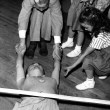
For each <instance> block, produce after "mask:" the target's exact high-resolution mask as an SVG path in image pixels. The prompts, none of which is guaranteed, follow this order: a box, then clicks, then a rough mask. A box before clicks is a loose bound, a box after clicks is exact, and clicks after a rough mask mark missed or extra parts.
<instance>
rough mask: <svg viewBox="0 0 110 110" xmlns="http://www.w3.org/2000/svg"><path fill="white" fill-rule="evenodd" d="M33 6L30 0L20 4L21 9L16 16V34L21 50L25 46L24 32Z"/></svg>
mask: <svg viewBox="0 0 110 110" xmlns="http://www.w3.org/2000/svg"><path fill="white" fill-rule="evenodd" d="M33 5H34V2H32V0H24V1H23V3H22V9H21V11H20V14H19V16H18V33H19V38H20V46H21V48H22V47H24V46H25V38H26V31H27V27H28V22H29V18H30V14H31V9H32V7H33Z"/></svg>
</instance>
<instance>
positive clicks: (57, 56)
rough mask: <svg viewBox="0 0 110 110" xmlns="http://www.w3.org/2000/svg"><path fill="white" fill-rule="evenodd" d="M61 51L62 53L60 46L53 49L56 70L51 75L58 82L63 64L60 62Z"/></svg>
mask: <svg viewBox="0 0 110 110" xmlns="http://www.w3.org/2000/svg"><path fill="white" fill-rule="evenodd" d="M54 48H55V47H54ZM56 50H57V54H56ZM61 53H62V50H61V48H60V47H57V48H55V49H54V50H53V59H54V70H53V72H52V76H51V77H52V78H54V79H55V80H56V81H57V84H59V74H60V66H61V64H60V62H61Z"/></svg>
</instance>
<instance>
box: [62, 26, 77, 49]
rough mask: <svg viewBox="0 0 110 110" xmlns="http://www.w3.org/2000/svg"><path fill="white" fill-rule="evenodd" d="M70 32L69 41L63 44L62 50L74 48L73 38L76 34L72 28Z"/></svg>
mask: <svg viewBox="0 0 110 110" xmlns="http://www.w3.org/2000/svg"><path fill="white" fill-rule="evenodd" d="M68 31H69V32H68V38H67V41H66V42H64V43H63V44H62V48H63V49H64V48H66V47H73V36H74V34H75V32H74V31H72V27H71V26H70V27H69V30H68Z"/></svg>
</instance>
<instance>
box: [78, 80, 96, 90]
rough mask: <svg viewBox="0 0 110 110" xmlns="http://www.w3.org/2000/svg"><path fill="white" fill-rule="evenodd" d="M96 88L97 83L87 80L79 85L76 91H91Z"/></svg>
mask: <svg viewBox="0 0 110 110" xmlns="http://www.w3.org/2000/svg"><path fill="white" fill-rule="evenodd" d="M94 86H95V81H94V80H86V81H84V82H83V83H81V84H78V85H77V86H76V89H78V90H86V89H91V88H94Z"/></svg>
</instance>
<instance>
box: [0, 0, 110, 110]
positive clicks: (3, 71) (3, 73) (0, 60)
mask: <svg viewBox="0 0 110 110" xmlns="http://www.w3.org/2000/svg"><path fill="white" fill-rule="evenodd" d="M21 3H22V0H17V1H14V0H0V87H3V88H12V89H13V88H14V89H16V88H17V87H16V82H15V79H16V72H15V64H16V57H17V56H16V53H15V48H14V47H15V45H16V43H18V42H19V37H18V30H17V28H18V25H17V19H18V14H19V11H20V9H21ZM62 4H63V5H62V10H63V16H64V29H63V31H62V35H63V40H62V42H64V41H65V40H66V38H67V27H66V17H67V10H68V8H69V5H70V3H69V2H68V0H65V1H64V2H63V3H62ZM65 4H66V5H65ZM75 40H76V38H75ZM84 44H86V45H84V47H83V50H84V49H85V48H86V46H87V45H88V44H89V39H86V40H85V42H84ZM52 48H53V40H52V41H51V42H50V43H48V50H49V54H48V56H46V57H43V56H40V55H39V50H38V49H36V52H35V57H34V59H33V60H30V59H27V58H25V63H24V64H25V68H27V67H28V65H30V64H31V63H33V62H39V63H41V64H42V65H43V67H44V70H45V72H46V75H47V76H50V74H51V72H52V69H53V66H52V64H53V59H52ZM73 48H74V47H73ZM73 48H67V49H65V50H64V51H63V58H62V62H61V64H62V68H61V74H60V86H59V91H60V94H63V95H68V96H73V98H74V97H81V98H92V99H101V100H110V77H108V78H107V79H105V80H100V79H98V77H97V76H96V77H95V80H96V85H95V88H94V89H89V90H85V91H78V90H76V89H75V85H76V84H79V83H80V82H82V81H84V80H85V78H86V75H85V74H84V73H83V72H82V71H81V68H80V67H79V68H78V69H76V70H75V71H73V72H72V73H71V74H70V75H69V76H68V77H67V78H65V77H64V74H65V71H64V68H65V67H66V66H68V65H70V64H72V63H74V62H75V60H76V58H67V57H66V56H65V55H66V54H67V53H68V52H69V51H71V50H72V49H73ZM47 65H48V66H47ZM15 101H19V98H18V97H16V96H7V95H4V96H2V95H1V97H0V110H11V109H12V108H13V106H14V103H15ZM58 102H59V106H60V110H83V109H84V110H109V109H110V106H106V105H100V104H94V103H92V104H90V103H82V102H77V101H72V102H71V101H61V100H58ZM109 105H110V104H109Z"/></svg>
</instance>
